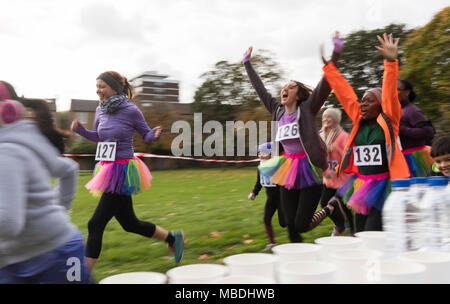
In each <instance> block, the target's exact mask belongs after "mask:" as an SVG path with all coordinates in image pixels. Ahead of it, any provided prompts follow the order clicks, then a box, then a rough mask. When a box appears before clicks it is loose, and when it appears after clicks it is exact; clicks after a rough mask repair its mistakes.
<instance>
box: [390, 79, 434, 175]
mask: <svg viewBox="0 0 450 304" xmlns="http://www.w3.org/2000/svg"><path fill="white" fill-rule="evenodd" d="M397 92H398V99H399V100H400V103H401V105H402V118H401V120H400V132H399V137H400V142H401V144H402V152H403V155H404V156H405V159H406V162H407V163H408V167H409V171H410V173H411V177H424V176H427V174H428V168H429V167H430V166H431V164H432V163H433V159H432V158H431V156H430V150H431V147H430V144H431V141H432V140H433V137H434V134H435V130H434V128H433V125H432V124H431V122H430V121H429V120H428V119H426V118H425V115H423V112H422V111H421V110H420V109H419V108H418V107H417V106H416V105H415V104H414V103H413V101H414V99H415V98H416V93H415V92H414V90H413V86H412V84H411V83H410V82H409V81H408V80H406V79H399V80H398V81H397Z"/></svg>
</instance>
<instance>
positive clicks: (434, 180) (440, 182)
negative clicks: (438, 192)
mask: <svg viewBox="0 0 450 304" xmlns="http://www.w3.org/2000/svg"><path fill="white" fill-rule="evenodd" d="M427 183H428V186H447V183H448V180H447V177H445V176H432V177H428V178H427Z"/></svg>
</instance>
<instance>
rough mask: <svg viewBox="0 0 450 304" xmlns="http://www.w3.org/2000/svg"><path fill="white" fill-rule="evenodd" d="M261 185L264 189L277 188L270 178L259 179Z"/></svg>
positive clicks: (262, 177) (261, 177)
mask: <svg viewBox="0 0 450 304" xmlns="http://www.w3.org/2000/svg"><path fill="white" fill-rule="evenodd" d="M259 183H260V184H261V186H263V187H276V186H277V185H275V184H274V183H272V181H271V180H270V178H269V177H267V176H260V177H259Z"/></svg>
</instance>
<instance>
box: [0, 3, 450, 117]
mask: <svg viewBox="0 0 450 304" xmlns="http://www.w3.org/2000/svg"><path fill="white" fill-rule="evenodd" d="M449 4H450V1H449V0H425V1H424V0H414V1H410V0H378V1H377V0H340V1H338V0H325V1H302V0H277V1H275V0H77V1H74V0H70V1H67V0H54V1H51V0H29V1H26V0H14V1H11V0H0V43H1V44H0V55H1V56H0V79H1V80H6V81H8V82H10V83H11V84H12V85H13V86H14V87H15V88H16V91H17V93H18V94H19V95H25V96H27V97H36V98H57V109H58V111H64V110H68V109H69V107H70V99H71V98H82V99H97V95H96V93H95V79H96V77H97V76H98V75H99V74H100V73H101V72H104V71H106V70H115V71H118V72H119V73H121V74H123V75H125V76H126V77H128V78H132V77H134V76H137V75H138V74H139V73H141V72H143V71H147V70H155V71H158V72H159V73H162V74H167V75H169V76H170V78H171V79H175V80H178V81H180V102H192V101H193V95H194V92H195V90H196V88H197V87H198V86H199V85H201V83H202V80H201V78H200V75H201V74H202V73H204V72H206V71H208V70H210V69H211V68H212V67H213V66H214V64H215V63H216V62H217V61H220V60H228V61H230V62H237V61H240V60H241V58H242V54H243V52H244V51H245V50H246V49H247V47H248V46H250V45H252V46H254V49H255V50H257V49H268V50H270V51H272V52H273V53H274V54H275V56H276V60H277V61H278V62H279V63H280V64H281V66H282V67H283V68H284V69H285V71H286V72H287V75H286V80H289V79H297V80H299V81H302V82H304V83H306V84H308V85H311V86H314V85H315V84H316V83H317V81H318V80H319V79H320V77H321V75H322V72H321V61H320V59H319V55H318V50H319V45H320V44H321V43H325V45H326V50H327V52H328V53H329V52H330V51H331V49H332V45H331V36H332V35H333V33H334V31H335V30H339V31H340V32H341V33H342V34H343V35H345V34H348V33H350V32H353V31H356V30H360V29H366V30H370V29H375V28H381V27H385V26H386V25H388V24H390V23H405V24H406V25H407V27H408V28H416V27H421V26H423V25H425V24H426V23H428V22H429V21H430V20H431V19H432V17H433V16H434V14H436V13H437V12H439V11H440V10H442V9H443V8H445V7H446V6H448V5H449ZM375 43H376V42H375V40H374V44H375ZM254 52H256V51H254Z"/></svg>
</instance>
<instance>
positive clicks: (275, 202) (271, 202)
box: [264, 186, 286, 227]
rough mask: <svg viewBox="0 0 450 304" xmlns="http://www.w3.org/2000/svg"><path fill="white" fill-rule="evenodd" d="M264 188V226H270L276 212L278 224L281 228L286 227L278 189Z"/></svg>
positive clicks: (277, 187)
mask: <svg viewBox="0 0 450 304" xmlns="http://www.w3.org/2000/svg"><path fill="white" fill-rule="evenodd" d="M265 188H266V195H267V200H266V205H265V206H264V224H265V225H267V226H271V225H272V217H273V215H274V214H275V211H277V210H278V222H279V223H280V226H281V227H286V218H285V216H284V212H283V209H282V208H281V204H280V187H279V186H276V187H265Z"/></svg>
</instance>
